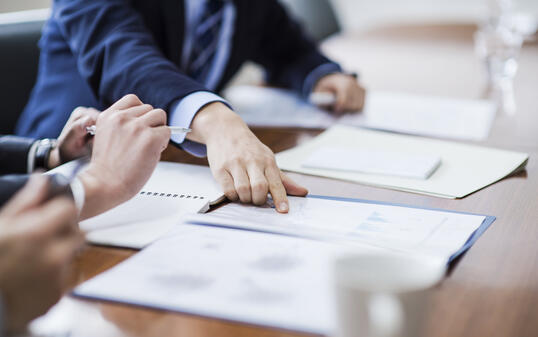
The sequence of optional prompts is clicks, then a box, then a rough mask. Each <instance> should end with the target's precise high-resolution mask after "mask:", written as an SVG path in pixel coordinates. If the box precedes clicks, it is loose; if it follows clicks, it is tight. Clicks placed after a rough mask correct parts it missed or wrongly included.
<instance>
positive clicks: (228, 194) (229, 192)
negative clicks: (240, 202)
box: [224, 189, 237, 201]
mask: <svg viewBox="0 0 538 337" xmlns="http://www.w3.org/2000/svg"><path fill="white" fill-rule="evenodd" d="M224 195H225V196H226V198H228V199H230V200H231V201H236V200H237V193H236V192H235V190H234V189H227V190H226V191H225V192H224Z"/></svg>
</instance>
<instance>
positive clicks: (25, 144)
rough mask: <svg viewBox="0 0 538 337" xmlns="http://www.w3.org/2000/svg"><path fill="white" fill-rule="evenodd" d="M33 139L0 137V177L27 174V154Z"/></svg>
mask: <svg viewBox="0 0 538 337" xmlns="http://www.w3.org/2000/svg"><path fill="white" fill-rule="evenodd" d="M34 142H35V139H32V138H23V137H15V136H0V163H1V164H0V175H4V174H13V173H27V172H28V153H29V152H30V149H31V148H32V145H33V144H34Z"/></svg>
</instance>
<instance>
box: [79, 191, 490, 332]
mask: <svg viewBox="0 0 538 337" xmlns="http://www.w3.org/2000/svg"><path fill="white" fill-rule="evenodd" d="M493 220H494V218H493V217H488V216H483V215H473V214H462V213H456V212H446V211H439V210H428V209H418V208H412V207H405V206H399V205H388V204H381V203H376V202H368V201H361V200H351V199H334V198H327V197H310V198H294V197H292V198H290V213H289V214H287V215H282V214H278V213H277V212H275V210H274V209H273V208H271V207H270V206H268V207H265V208H263V207H262V208H257V207H254V206H248V205H240V204H232V205H226V206H224V207H222V208H220V209H218V210H217V211H215V212H211V213H209V214H203V215H199V216H197V219H196V222H190V223H191V224H182V225H180V224H178V225H177V227H176V229H175V230H173V231H172V232H170V233H169V235H167V237H166V238H163V239H161V240H159V241H157V242H156V243H154V244H152V245H151V246H150V247H148V248H146V249H144V250H143V251H142V252H141V253H139V254H137V255H135V256H134V257H133V258H131V259H129V260H127V261H125V262H123V263H121V264H120V265H118V266H117V267H114V268H113V269H111V270H109V271H107V272H105V273H103V274H101V275H98V276H97V277H95V278H93V279H91V280H89V281H88V282H85V283H84V284H82V285H81V286H79V287H78V288H76V289H75V294H76V295H78V296H83V297H88V298H97V299H102V300H108V301H110V300H111V301H119V302H124V303H130V304H136V305H142V306H146V307H154V308H160V309H165V310H173V311H179V312H187V313H192V314H197V315H203V316H210V317H217V318H221V319H228V320H234V321H241V322H246V323H251V324H259V325H265V326H272V327H278V328H283V329H291V330H299V331H306V332H311V333H317V334H324V335H331V334H332V333H334V328H335V322H336V319H335V310H334V307H333V303H334V300H333V292H332V287H333V285H332V270H331V263H332V261H333V259H335V258H337V257H339V256H341V255H344V254H349V253H378V254H379V253H388V252H391V253H399V254H413V255H415V256H421V257H423V258H425V259H429V260H430V261H431V262H433V263H439V264H440V265H445V264H446V263H447V262H448V261H450V260H451V259H453V258H454V257H456V256H458V255H459V254H461V253H462V252H463V251H464V250H466V249H468V248H469V247H470V246H471V245H472V243H474V242H475V241H476V239H477V238H478V236H479V235H480V234H481V233H482V232H483V231H484V230H486V228H487V227H488V226H489V225H490V224H491V223H492V222H493ZM194 223H196V225H192V224H194ZM273 233H278V235H275V234H273ZM307 238H310V239H307ZM313 239H314V240H313Z"/></svg>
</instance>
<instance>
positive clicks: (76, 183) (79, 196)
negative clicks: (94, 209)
mask: <svg viewBox="0 0 538 337" xmlns="http://www.w3.org/2000/svg"><path fill="white" fill-rule="evenodd" d="M69 186H70V187H71V193H72V194H73V200H74V201H75V206H76V207H77V210H78V214H80V212H81V211H82V208H83V207H84V199H85V198H86V192H85V191H84V185H83V184H82V182H81V181H80V180H79V179H78V178H75V179H73V181H71V184H69Z"/></svg>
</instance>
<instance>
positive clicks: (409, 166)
mask: <svg viewBox="0 0 538 337" xmlns="http://www.w3.org/2000/svg"><path fill="white" fill-rule="evenodd" d="M440 164H441V157H439V156H438V155H435V154H425V153H403V152H393V151H372V150H366V149H350V148H345V147H328V146H326V147H322V148H320V149H317V150H316V151H314V152H313V153H312V154H311V155H310V156H309V157H308V158H306V160H305V161H304V162H303V164H302V166H303V167H310V168H319V169H329V170H339V171H353V172H362V173H373V174H382V175H389V176H397V177H407V178H416V179H428V178H429V177H430V176H431V175H432V173H433V172H434V171H435V170H436V169H437V168H438V167H439V165H440Z"/></svg>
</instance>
